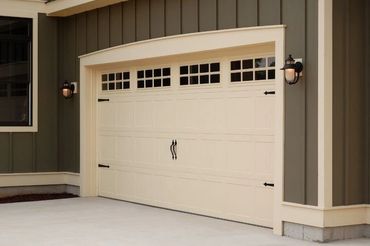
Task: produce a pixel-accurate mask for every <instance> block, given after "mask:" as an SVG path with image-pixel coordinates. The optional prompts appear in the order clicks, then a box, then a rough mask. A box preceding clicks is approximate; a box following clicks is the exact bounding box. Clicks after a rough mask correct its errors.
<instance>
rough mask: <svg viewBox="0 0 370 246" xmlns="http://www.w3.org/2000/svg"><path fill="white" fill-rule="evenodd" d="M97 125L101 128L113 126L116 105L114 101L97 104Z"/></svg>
mask: <svg viewBox="0 0 370 246" xmlns="http://www.w3.org/2000/svg"><path fill="white" fill-rule="evenodd" d="M98 112H99V116H98V121H99V124H98V126H99V127H101V128H113V127H115V124H116V105H115V104H114V103H101V104H99V110H98Z"/></svg>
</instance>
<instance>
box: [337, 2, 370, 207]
mask: <svg viewBox="0 0 370 246" xmlns="http://www.w3.org/2000/svg"><path fill="white" fill-rule="evenodd" d="M333 9H334V32H333V40H334V46H333V49H334V52H333V53H334V56H333V71H334V73H333V204H334V205H335V206H339V205H351V204H361V203H367V202H369V200H368V197H369V194H368V192H369V188H368V182H369V173H368V172H369V168H368V165H369V164H368V163H367V161H368V158H367V152H368V148H367V147H368V145H367V144H368V137H369V135H368V132H369V124H367V123H368V115H369V114H368V112H369V111H367V109H368V108H369V105H368V104H366V102H367V100H368V98H369V96H370V95H369V93H368V91H367V90H366V88H368V84H369V82H370V81H369V77H367V75H366V73H367V69H366V68H367V66H366V64H367V63H366V61H367V59H366V51H367V52H368V49H369V42H365V40H366V39H365V38H366V35H369V29H368V27H369V19H368V16H369V3H368V1H366V0H351V1H350V0H335V1H334V5H333ZM366 17H367V19H366ZM366 27H367V28H366ZM366 79H367V81H366Z"/></svg>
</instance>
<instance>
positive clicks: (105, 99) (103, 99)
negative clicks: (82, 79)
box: [98, 98, 109, 102]
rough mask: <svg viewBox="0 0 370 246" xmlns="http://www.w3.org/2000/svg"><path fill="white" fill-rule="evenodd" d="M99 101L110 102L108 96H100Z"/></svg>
mask: <svg viewBox="0 0 370 246" xmlns="http://www.w3.org/2000/svg"><path fill="white" fill-rule="evenodd" d="M98 102H109V99H108V98H98Z"/></svg>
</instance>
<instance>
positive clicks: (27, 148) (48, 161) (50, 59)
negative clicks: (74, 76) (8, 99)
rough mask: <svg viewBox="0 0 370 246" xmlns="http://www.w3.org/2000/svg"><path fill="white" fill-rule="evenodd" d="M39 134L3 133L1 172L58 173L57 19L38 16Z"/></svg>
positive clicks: (1, 136)
mask: <svg viewBox="0 0 370 246" xmlns="http://www.w3.org/2000/svg"><path fill="white" fill-rule="evenodd" d="M38 28H39V36H38V38H39V54H38V55H39V81H38V94H39V97H38V100H39V101H38V107H39V113H38V126H39V127H38V128H39V130H38V132H35V133H6V132H2V133H0V173H11V172H14V173H20V172H44V171H57V170H58V159H57V151H58V146H57V129H58V128H57V126H58V119H57V112H58V109H57V99H56V93H57V84H56V83H55V81H57V46H56V44H57V31H56V30H57V20H56V19H53V18H47V17H46V16H45V15H42V14H40V15H39V27H38Z"/></svg>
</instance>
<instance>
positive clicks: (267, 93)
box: [263, 91, 275, 95]
mask: <svg viewBox="0 0 370 246" xmlns="http://www.w3.org/2000/svg"><path fill="white" fill-rule="evenodd" d="M263 94H265V95H275V91H265V92H264V93H263Z"/></svg>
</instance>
